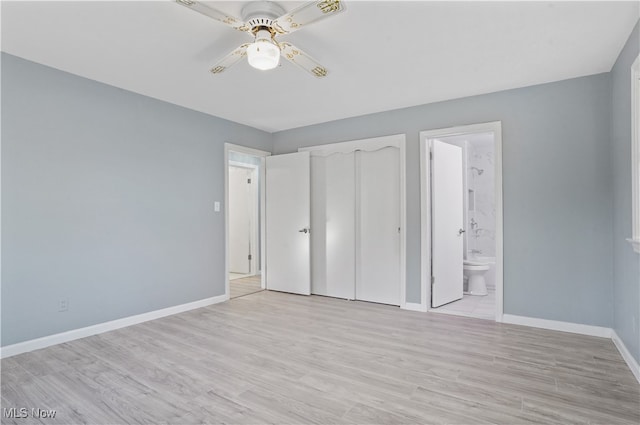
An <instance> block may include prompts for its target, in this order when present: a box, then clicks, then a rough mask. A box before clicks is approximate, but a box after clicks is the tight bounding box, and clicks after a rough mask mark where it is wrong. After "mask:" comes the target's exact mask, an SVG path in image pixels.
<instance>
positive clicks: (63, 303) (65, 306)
mask: <svg viewBox="0 0 640 425" xmlns="http://www.w3.org/2000/svg"><path fill="white" fill-rule="evenodd" d="M67 310H69V298H60V299H59V300H58V311H59V312H63V311H67Z"/></svg>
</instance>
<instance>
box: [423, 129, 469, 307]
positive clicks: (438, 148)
mask: <svg viewBox="0 0 640 425" xmlns="http://www.w3.org/2000/svg"><path fill="white" fill-rule="evenodd" d="M431 152H432V155H433V156H432V162H431V167H432V168H431V217H432V218H431V220H432V229H433V230H432V236H431V243H432V248H431V250H432V251H431V252H432V254H431V255H432V272H431V273H432V276H433V286H432V291H431V306H432V307H439V306H441V305H444V304H447V303H450V302H452V301H455V300H459V299H460V298H462V291H463V289H462V274H463V271H462V270H463V258H464V257H463V237H462V230H463V229H464V223H463V211H462V208H463V196H464V194H463V187H462V148H461V147H459V146H454V145H450V144H448V143H444V142H440V141H438V140H433V141H432V146H431Z"/></svg>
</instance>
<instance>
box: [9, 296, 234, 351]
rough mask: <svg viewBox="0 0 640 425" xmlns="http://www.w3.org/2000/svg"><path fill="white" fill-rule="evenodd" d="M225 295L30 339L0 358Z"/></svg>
mask: <svg viewBox="0 0 640 425" xmlns="http://www.w3.org/2000/svg"><path fill="white" fill-rule="evenodd" d="M228 299H229V297H228V296H227V295H219V296H217V297H211V298H205V299H203V300H198V301H193V302H190V303H186V304H180V305H176V306H173V307H167V308H163V309H160V310H155V311H150V312H148V313H142V314H137V315H135V316H129V317H123V318H122V319H116V320H111V321H109V322H104V323H98V324H97V325H91V326H87V327H84V328H79V329H72V330H70V331H66V332H61V333H59V334H54V335H48V336H43V337H42V338H36V339H31V340H29V341H24V342H19V343H17V344H12V345H7V346H6V347H1V348H0V358H2V359H4V358H7V357H11V356H15V355H17V354H22V353H26V352H29V351H33V350H39V349H40V348H46V347H50V346H52V345H56V344H62V343H63V342H69V341H73V340H75V339H80V338H85V337H88V336H92V335H97V334H101V333H103V332H109V331H113V330H116V329H120V328H124V327H127V326H131V325H136V324H138V323H142V322H147V321H149V320H154V319H159V318H161V317H165V316H171V315H172V314H178V313H182V312H185V311H189V310H194V309H196V308H200V307H206V306H208V305H212V304H217V303H221V302H224V301H227V300H228Z"/></svg>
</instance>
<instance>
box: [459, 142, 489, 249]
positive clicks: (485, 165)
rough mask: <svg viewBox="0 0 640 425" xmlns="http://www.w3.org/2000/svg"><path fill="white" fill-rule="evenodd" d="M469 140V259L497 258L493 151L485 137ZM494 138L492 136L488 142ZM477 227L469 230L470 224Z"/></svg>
mask: <svg viewBox="0 0 640 425" xmlns="http://www.w3.org/2000/svg"><path fill="white" fill-rule="evenodd" d="M477 136H479V137H478V141H474V140H473V139H474V137H476V135H472V136H470V137H469V141H470V143H469V144H468V151H467V185H468V189H469V190H473V193H474V198H475V202H474V204H475V205H473V207H471V205H470V208H469V211H468V219H467V229H466V230H467V234H468V235H469V236H468V238H467V241H468V242H467V243H468V251H467V254H468V257H473V256H474V255H478V256H481V257H495V256H496V202H495V166H494V155H495V148H494V144H493V142H487V141H486V139H485V137H484V136H485V135H477ZM492 139H493V136H492V135H491V140H492ZM472 219H473V220H474V222H475V223H477V224H476V225H474V226H471V220H472Z"/></svg>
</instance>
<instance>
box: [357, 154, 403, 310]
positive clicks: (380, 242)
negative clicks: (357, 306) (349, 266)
mask: <svg viewBox="0 0 640 425" xmlns="http://www.w3.org/2000/svg"><path fill="white" fill-rule="evenodd" d="M356 170H357V173H356V176H357V177H356V178H358V179H359V181H358V182H356V185H357V186H358V188H359V190H358V193H357V194H356V217H358V224H357V227H356V240H357V241H358V243H357V244H356V265H357V269H356V299H357V300H363V301H372V302H377V303H384V304H393V305H400V158H399V149H398V148H394V147H386V148H383V149H380V150H377V151H373V152H364V151H359V152H356Z"/></svg>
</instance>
